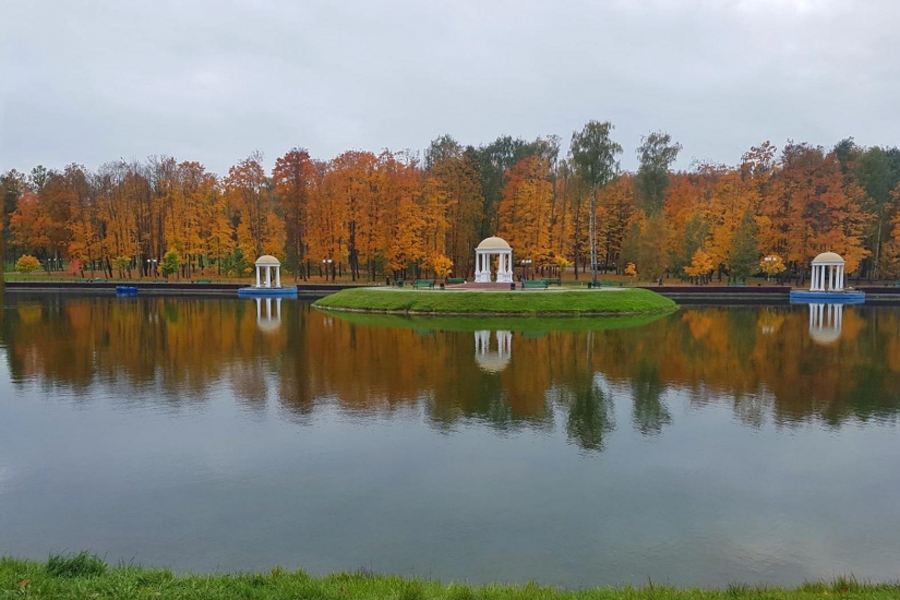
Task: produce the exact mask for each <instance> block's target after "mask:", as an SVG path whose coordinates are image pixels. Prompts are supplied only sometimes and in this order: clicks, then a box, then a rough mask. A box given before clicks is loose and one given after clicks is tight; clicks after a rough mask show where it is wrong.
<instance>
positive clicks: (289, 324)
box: [0, 295, 900, 449]
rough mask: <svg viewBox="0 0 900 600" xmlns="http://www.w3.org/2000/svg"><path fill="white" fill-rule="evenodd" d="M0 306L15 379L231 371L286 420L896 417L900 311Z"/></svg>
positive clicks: (24, 302) (212, 381)
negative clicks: (419, 414) (515, 312)
mask: <svg viewBox="0 0 900 600" xmlns="http://www.w3.org/2000/svg"><path fill="white" fill-rule="evenodd" d="M6 306H7V310H6V311H5V317H6V318H5V319H3V321H2V326H0V343H2V344H3V345H4V346H5V347H6V348H7V353H6V357H7V361H8V363H9V370H10V372H11V374H12V379H13V381H14V382H15V383H16V384H18V385H24V384H26V383H28V382H37V383H38V384H40V385H41V386H42V387H44V388H46V389H53V388H56V387H66V388H70V389H71V390H72V391H74V392H75V393H76V394H80V395H82V396H84V397H85V398H89V397H90V395H91V392H92V391H93V390H94V389H96V386H101V387H102V386H108V387H117V388H121V389H128V390H129V393H128V394H126V397H127V398H129V401H132V402H134V401H141V402H165V403H167V404H170V405H172V406H178V405H179V404H180V403H184V402H186V400H185V398H192V399H193V400H192V401H198V399H201V400H202V399H203V398H205V397H206V394H208V393H209V390H210V389H211V388H212V387H214V386H217V385H226V386H228V388H230V389H231V391H232V393H233V394H234V396H235V397H236V399H237V400H238V401H239V402H241V403H242V404H243V405H245V406H247V407H251V408H252V407H264V406H266V404H267V403H268V402H270V401H274V402H277V403H278V404H279V406H280V407H282V408H283V409H285V411H286V412H285V414H286V415H287V416H289V417H291V418H296V417H299V418H303V417H304V416H306V415H309V414H311V413H312V412H313V411H315V409H316V407H317V406H325V405H333V404H336V405H337V406H339V407H340V408H341V409H342V410H345V411H352V412H355V413H360V414H363V413H368V412H371V413H381V414H390V413H391V412H392V411H394V410H396V409H398V408H407V407H415V406H421V407H423V408H424V410H425V414H426V417H427V419H428V420H429V421H430V422H431V423H432V424H433V425H434V426H436V427H440V428H447V427H452V426H453V425H454V423H457V422H459V421H460V420H464V419H477V420H479V421H482V422H485V423H488V424H490V425H491V426H493V427H496V428H498V429H509V428H519V427H531V428H546V427H552V426H553V423H554V419H555V418H557V417H556V415H557V413H558V411H559V410H562V411H563V413H562V416H563V418H564V419H565V423H566V425H565V426H566V429H567V431H568V433H569V435H570V438H571V439H572V440H573V441H575V442H577V443H578V444H579V445H580V446H582V447H583V448H586V449H600V448H602V447H603V439H604V436H606V435H607V434H608V432H610V431H612V430H613V429H614V428H615V426H616V424H615V415H614V413H615V411H614V408H613V401H614V400H621V401H625V402H627V403H628V404H629V405H630V413H631V416H630V420H631V423H632V426H633V427H634V429H635V430H636V431H639V432H640V433H641V434H643V435H648V436H652V435H657V434H659V433H661V432H663V431H664V430H665V429H666V428H667V427H668V426H669V425H671V424H672V422H673V420H674V419H675V417H674V416H673V414H672V412H671V410H670V408H669V407H668V405H667V401H666V396H667V394H671V393H681V392H686V393H688V394H689V395H690V398H691V402H692V403H693V404H695V405H698V406H702V405H704V404H708V403H718V404H726V405H729V406H730V407H731V408H732V410H733V411H734V414H735V415H736V417H737V418H738V419H740V421H741V422H744V423H746V424H748V425H751V426H754V427H759V426H761V425H762V424H763V423H765V422H767V421H772V422H775V423H776V424H792V423H798V422H803V421H805V420H809V419H815V420H820V421H822V422H824V423H827V424H828V425H830V426H839V425H840V424H841V423H842V422H844V421H845V420H847V419H851V418H855V419H863V420H864V419H869V418H878V419H891V420H893V419H894V418H895V417H896V414H897V411H898V408H900V400H898V398H900V397H898V394H897V392H898V391H900V336H898V335H897V334H898V332H900V311H898V310H897V309H894V308H878V309H874V308H867V307H859V306H853V307H842V306H839V305H837V306H835V305H831V306H824V307H823V306H818V305H811V306H810V307H809V308H807V307H804V306H799V307H761V308H758V307H749V308H748V307H741V308H696V309H695V308H686V309H682V310H681V311H679V312H677V313H674V314H671V315H667V316H665V317H662V318H657V320H655V321H653V322H635V321H629V320H627V319H625V320H603V321H598V320H585V321H581V322H577V323H576V322H574V321H569V322H568V323H567V324H566V325H565V326H566V327H569V328H570V330H569V331H559V330H554V329H551V330H548V329H546V328H545V327H544V326H545V325H547V323H546V322H544V321H537V320H524V321H516V320H512V321H510V320H506V321H502V320H501V321H496V322H493V323H490V324H489V326H490V328H483V327H484V321H467V320H459V319H456V320H454V319H400V318H397V319H395V320H388V321H385V322H382V321H379V320H377V319H376V320H374V321H371V320H369V319H367V318H366V317H365V316H360V315H355V316H349V317H348V318H344V317H343V316H340V315H327V314H323V313H320V312H318V311H316V310H314V309H312V308H311V307H310V306H309V305H307V304H305V303H302V302H285V303H284V304H282V301H281V300H280V299H274V300H273V299H255V300H249V301H246V300H231V299H220V300H206V299H204V300H199V299H162V298H139V299H136V300H134V299H131V300H127V301H123V300H116V299H111V298H79V297H42V298H28V297H21V296H13V297H10V296H9V295H7V298H6ZM807 311H809V314H808V315H807V314H805V313H806V312H807ZM578 323H580V326H581V327H583V329H578V328H577V326H578ZM550 326H553V324H552V323H550ZM823 344H826V345H823ZM473 347H474V352H473V351H472V348H473ZM601 381H605V382H608V384H609V385H608V386H607V387H606V388H604V387H603V386H602V385H600V382H601ZM148 390H152V392H153V393H144V392H145V391H148ZM185 392H191V393H189V394H186V393H185ZM610 395H612V398H610Z"/></svg>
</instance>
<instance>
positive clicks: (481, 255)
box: [475, 236, 513, 283]
mask: <svg viewBox="0 0 900 600" xmlns="http://www.w3.org/2000/svg"><path fill="white" fill-rule="evenodd" d="M494 256H496V257H497V258H498V265H497V283H512V280H513V273H512V248H511V247H510V245H509V244H507V243H506V240H503V239H501V238H498V237H496V236H494V237H489V238H486V239H484V240H482V242H481V243H480V244H478V247H477V248H475V283H490V282H491V281H492V279H491V263H492V261H493V257H494Z"/></svg>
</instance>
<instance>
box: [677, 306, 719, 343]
mask: <svg viewBox="0 0 900 600" xmlns="http://www.w3.org/2000/svg"><path fill="white" fill-rule="evenodd" d="M682 320H683V321H684V322H685V323H687V324H688V327H690V330H691V335H692V336H693V337H694V339H695V340H699V339H702V338H705V337H706V336H707V335H709V330H710V328H711V327H712V318H711V317H710V316H709V315H707V314H705V313H699V312H685V313H684V316H683V317H682Z"/></svg>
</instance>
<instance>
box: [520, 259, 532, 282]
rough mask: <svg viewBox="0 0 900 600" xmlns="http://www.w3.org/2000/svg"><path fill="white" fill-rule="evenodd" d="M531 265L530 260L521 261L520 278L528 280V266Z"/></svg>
mask: <svg viewBox="0 0 900 600" xmlns="http://www.w3.org/2000/svg"><path fill="white" fill-rule="evenodd" d="M530 264H531V259H530V258H525V259H523V260H522V273H523V275H522V277H523V279H528V265H530Z"/></svg>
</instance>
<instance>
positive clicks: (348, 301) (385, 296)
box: [315, 288, 676, 316]
mask: <svg viewBox="0 0 900 600" xmlns="http://www.w3.org/2000/svg"><path fill="white" fill-rule="evenodd" d="M315 305H316V306H318V307H321V308H330V309H345V310H346V309H351V310H371V311H377V312H397V313H426V314H440V313H448V314H523V315H528V314H530V315H539V314H557V315H573V316H577V315H582V314H587V315H591V314H593V315H599V314H607V315H608V314H619V313H625V314H628V313H630V314H635V313H653V312H666V311H671V310H674V309H675V307H676V305H675V303H674V302H673V301H672V300H669V299H668V298H664V297H663V296H660V295H659V294H657V293H655V292H651V291H650V290H644V289H622V290H584V291H564V292H563V291H550V290H536V291H515V292H465V291H455V290H410V291H405V290H392V289H364V288H363V289H348V290H342V291H340V292H338V293H336V294H332V295H330V296H326V297H325V298H321V299H320V300H318V301H316V304H315Z"/></svg>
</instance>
